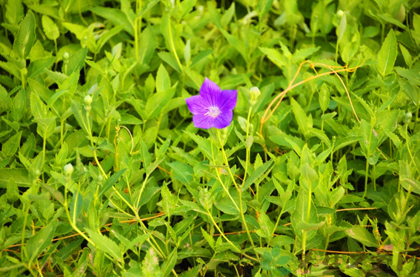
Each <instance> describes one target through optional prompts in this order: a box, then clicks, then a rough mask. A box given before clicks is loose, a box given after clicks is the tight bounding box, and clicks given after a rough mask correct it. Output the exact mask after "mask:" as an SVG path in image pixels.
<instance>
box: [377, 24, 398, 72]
mask: <svg viewBox="0 0 420 277" xmlns="http://www.w3.org/2000/svg"><path fill="white" fill-rule="evenodd" d="M397 54H398V51H397V38H396V37H395V33H394V30H393V29H391V30H390V31H389V33H388V35H387V36H386V38H385V41H384V43H383V44H382V47H381V49H380V50H379V52H378V65H377V67H378V70H379V73H380V74H381V75H382V76H386V75H388V74H390V73H391V72H392V70H393V68H394V64H395V60H396V59H397Z"/></svg>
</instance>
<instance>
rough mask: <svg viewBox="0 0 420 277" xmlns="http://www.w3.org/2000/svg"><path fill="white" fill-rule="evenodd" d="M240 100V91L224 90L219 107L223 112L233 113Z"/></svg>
mask: <svg viewBox="0 0 420 277" xmlns="http://www.w3.org/2000/svg"><path fill="white" fill-rule="evenodd" d="M237 98H238V91H236V90H224V91H222V92H221V94H220V97H219V101H218V107H219V109H220V110H221V111H231V110H233V109H234V108H235V106H236V101H237Z"/></svg>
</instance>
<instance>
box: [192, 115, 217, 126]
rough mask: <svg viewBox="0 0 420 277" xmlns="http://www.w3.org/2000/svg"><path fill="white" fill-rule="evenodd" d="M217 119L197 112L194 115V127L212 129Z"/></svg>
mask: <svg viewBox="0 0 420 277" xmlns="http://www.w3.org/2000/svg"><path fill="white" fill-rule="evenodd" d="M215 120H216V119H214V118H212V117H210V116H207V115H203V114H196V115H194V116H193V123H194V127H196V128H201V129H210V128H211V127H214V122H215Z"/></svg>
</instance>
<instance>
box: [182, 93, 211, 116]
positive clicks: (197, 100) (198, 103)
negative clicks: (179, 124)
mask: <svg viewBox="0 0 420 277" xmlns="http://www.w3.org/2000/svg"><path fill="white" fill-rule="evenodd" d="M185 102H187V106H188V109H189V110H190V112H191V113H192V114H205V113H206V112H207V110H206V103H205V101H204V99H203V97H201V96H200V95H194V96H191V97H189V98H187V99H185Z"/></svg>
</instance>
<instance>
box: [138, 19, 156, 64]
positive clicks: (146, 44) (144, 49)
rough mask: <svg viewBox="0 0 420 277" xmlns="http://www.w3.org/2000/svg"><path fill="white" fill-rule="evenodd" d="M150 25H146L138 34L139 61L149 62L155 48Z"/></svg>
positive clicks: (141, 62)
mask: <svg viewBox="0 0 420 277" xmlns="http://www.w3.org/2000/svg"><path fill="white" fill-rule="evenodd" d="M154 38H155V34H154V31H153V29H152V26H151V25H150V26H148V27H146V28H145V29H144V30H143V31H142V33H141V36H140V42H139V63H140V64H149V62H150V60H151V59H152V56H153V53H154V51H155V49H156V46H157V43H156V40H155V39H154Z"/></svg>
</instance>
